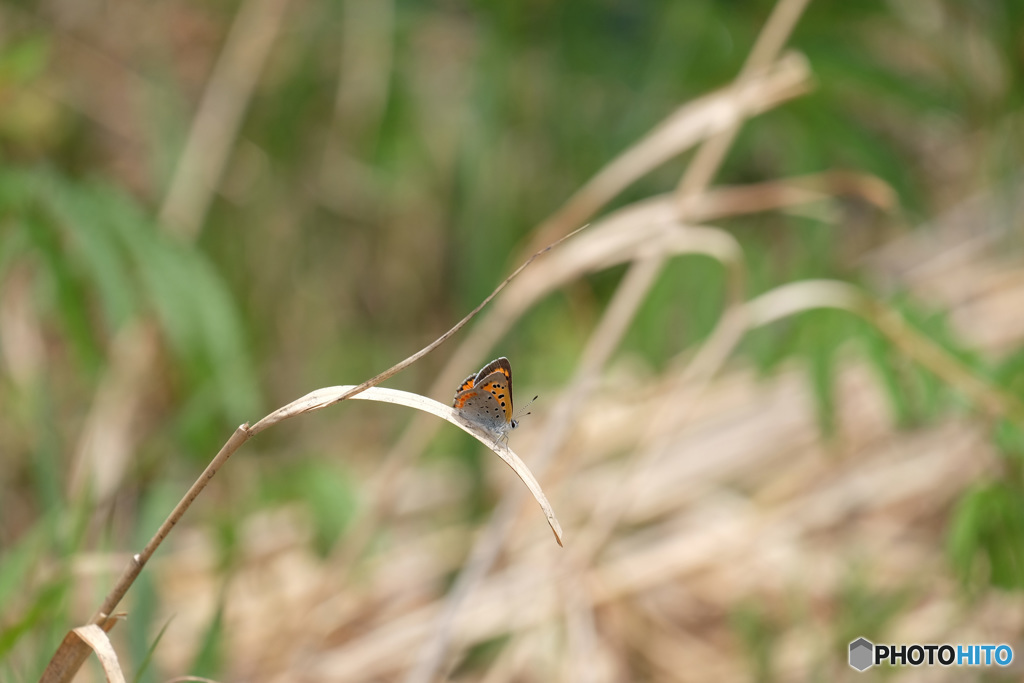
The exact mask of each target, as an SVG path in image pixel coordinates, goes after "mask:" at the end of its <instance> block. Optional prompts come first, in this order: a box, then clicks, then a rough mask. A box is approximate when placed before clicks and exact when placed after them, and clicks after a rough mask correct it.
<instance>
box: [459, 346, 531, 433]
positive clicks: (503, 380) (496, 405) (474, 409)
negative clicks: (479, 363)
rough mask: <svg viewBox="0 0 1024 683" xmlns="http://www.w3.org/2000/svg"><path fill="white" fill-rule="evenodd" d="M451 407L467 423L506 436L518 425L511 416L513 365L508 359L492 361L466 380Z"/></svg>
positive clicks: (460, 386)
mask: <svg viewBox="0 0 1024 683" xmlns="http://www.w3.org/2000/svg"><path fill="white" fill-rule="evenodd" d="M452 407H454V408H455V410H456V411H457V412H458V414H459V417H461V418H462V419H464V420H466V421H467V422H469V423H471V424H474V425H476V426H478V427H482V428H483V429H485V430H487V431H488V432H491V433H492V434H495V435H496V436H498V437H499V438H501V437H507V436H508V433H509V432H510V431H511V430H513V429H515V428H516V427H518V426H519V421H518V420H516V419H515V418H514V417H513V416H512V366H511V365H510V364H509V362H508V358H505V357H501V358H498V359H496V360H492V361H491V362H490V363H488V364H487V365H485V366H484V367H483V368H481V370H480V372H477V373H476V374H473V375H470V376H469V377H467V378H466V379H465V380H463V382H462V384H460V385H459V388H458V390H457V391H456V392H455V400H454V401H453V402H452Z"/></svg>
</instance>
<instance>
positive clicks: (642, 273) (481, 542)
mask: <svg viewBox="0 0 1024 683" xmlns="http://www.w3.org/2000/svg"><path fill="white" fill-rule="evenodd" d="M806 1H807V0H782V1H781V2H780V3H779V4H778V5H776V6H775V10H774V11H773V13H772V16H771V17H770V18H769V20H768V24H767V27H766V29H765V30H764V31H762V35H761V36H760V37H759V39H758V43H757V45H756V47H755V50H754V51H753V52H752V53H751V55H750V57H749V58H748V60H747V64H746V65H745V67H744V71H743V72H742V73H741V74H740V76H739V78H738V79H737V82H736V83H735V84H734V85H733V86H732V88H735V89H736V90H740V89H742V88H743V86H745V85H746V83H747V82H748V80H749V79H750V78H751V74H752V72H753V71H754V70H755V69H758V68H759V67H760V66H761V65H766V64H770V63H772V62H774V61H775V59H776V58H777V56H778V54H777V53H778V52H779V51H780V50H781V49H782V45H783V44H784V42H785V40H786V39H787V38H788V35H789V33H790V31H791V30H792V28H793V26H794V25H795V22H796V19H797V17H798V16H799V14H800V11H802V9H803V7H804V6H805V5H806ZM803 82H804V81H803V79H801V87H802V85H803ZM743 119H744V115H743V113H740V112H737V113H736V115H735V116H734V117H731V118H729V119H728V120H727V121H728V122H727V125H726V126H725V131H724V132H722V133H719V134H718V135H716V136H715V137H713V138H712V139H711V140H709V141H708V142H706V143H704V144H703V145H702V146H701V147H700V148H699V149H698V150H697V154H696V156H695V158H694V161H693V162H692V163H691V164H690V166H689V167H688V168H687V172H686V174H685V175H684V177H683V179H682V181H681V183H680V189H679V197H680V201H681V202H685V201H686V200H688V199H689V198H690V197H693V196H696V195H697V194H700V193H701V192H702V191H703V190H704V189H705V188H706V187H707V185H708V184H709V183H710V181H711V178H712V177H713V176H714V174H715V172H716V170H717V168H718V166H719V165H720V163H721V160H722V159H723V158H724V155H725V150H726V149H727V148H728V146H729V145H730V144H731V142H732V139H733V137H734V135H735V130H736V129H737V127H738V124H739V122H740V121H742V120H743ZM659 137H660V136H659V131H655V132H654V133H652V134H651V135H650V136H648V138H646V139H645V140H643V141H641V142H640V143H638V144H637V145H636V146H635V147H634V149H641V150H644V154H646V155H654V154H655V152H654V150H653V149H652V148H651V147H650V145H651V140H655V139H658V138H659ZM700 137H703V135H699V136H698V139H699V138H700ZM665 142H666V141H665V140H659V144H665ZM621 158H622V159H623V165H624V166H626V167H627V168H628V169H629V170H630V171H632V172H635V171H636V169H634V167H633V161H632V158H631V156H630V155H628V154H627V155H623V157H621ZM655 158H656V159H658V163H660V162H661V161H663V160H664V159H666V158H671V155H670V156H668V157H665V156H662V155H661V154H660V153H659V154H658V155H657V156H656V157H655ZM619 176H620V172H619V171H618V170H617V169H615V170H614V172H609V173H608V174H607V175H606V176H602V174H599V175H598V176H597V177H595V182H594V183H593V185H591V186H588V187H585V188H583V189H582V190H580V192H579V193H577V195H576V198H579V199H575V198H574V199H575V202H574V200H570V203H569V205H567V206H568V208H569V209H571V210H579V209H576V208H575V207H576V206H579V207H582V208H583V209H586V210H593V209H591V208H590V199H589V197H588V194H590V193H593V194H595V195H601V196H603V195H605V194H615V193H617V192H618V191H620V190H621V189H622V188H623V187H625V185H624V184H622V178H620V177H619ZM621 176H622V177H623V178H625V177H629V173H621ZM567 215H568V216H571V217H575V216H576V214H574V213H571V212H570V213H567ZM556 218H557V217H556ZM559 220H565V219H564V218H560V219H559ZM577 220H578V219H577ZM679 220H680V222H686V216H685V215H680V216H679ZM556 225H557V223H556ZM665 260H666V259H665V257H664V256H662V255H661V254H653V255H651V256H650V257H649V258H646V259H643V260H642V261H640V262H638V263H634V264H633V266H631V267H630V269H629V271H628V272H627V274H626V277H625V279H624V281H623V284H622V286H620V287H619V289H618V290H616V293H615V295H614V296H613V298H612V302H611V304H610V305H609V307H608V309H607V310H606V312H605V315H604V316H603V317H602V320H601V322H600V323H599V324H598V327H597V329H596V330H595V331H594V333H593V334H592V335H591V337H590V339H589V340H588V343H587V346H586V349H585V351H584V353H583V356H582V358H581V362H580V364H579V365H578V366H577V370H576V373H575V375H574V377H573V380H572V382H571V383H570V386H569V389H568V391H566V393H565V395H563V397H562V400H561V402H560V404H561V405H560V406H556V411H555V413H556V414H559V413H572V412H574V410H573V406H575V405H579V404H578V403H574V400H575V399H578V398H580V394H581V392H582V391H583V390H584V389H585V387H586V386H587V385H588V384H589V383H591V382H593V381H594V378H595V377H596V376H597V375H598V374H599V373H600V371H601V369H602V368H603V367H604V366H605V363H606V362H607V359H608V357H609V356H610V355H611V353H612V351H613V350H614V349H615V348H616V347H617V346H618V344H619V341H620V339H621V334H622V333H624V330H625V326H626V324H628V321H630V320H632V318H633V316H634V315H635V313H636V311H637V309H638V308H639V305H640V303H641V302H642V301H643V299H644V298H645V293H646V291H648V290H649V289H650V287H651V286H652V285H653V283H654V281H655V280H656V278H657V275H658V273H660V271H661V268H662V266H663V265H664V263H665ZM562 406H565V407H564V408H562V409H561V410H558V408H561V407H562ZM572 417H575V416H572ZM572 424H573V420H564V421H563V420H562V419H552V420H551V421H550V422H549V423H548V434H547V435H546V437H545V439H544V440H543V443H544V445H545V447H544V448H543V449H542V452H541V455H539V456H538V457H537V459H536V461H535V462H536V465H535V466H536V467H537V468H538V469H539V470H540V471H541V472H543V471H544V469H545V467H546V465H547V463H548V461H549V460H550V459H551V458H553V457H554V454H555V453H556V452H557V451H558V449H560V448H561V446H562V445H563V443H564V438H565V435H568V434H569V432H570V429H571V427H572ZM511 498H512V496H510V499H511ZM503 505H504V503H503ZM509 505H513V503H509ZM511 519H512V515H511V513H509V514H507V515H504V516H500V517H499V515H498V514H497V513H496V514H495V517H494V518H493V519H492V521H493V522H495V523H497V524H500V526H492V527H491V530H492V532H491V533H490V534H488V535H486V536H484V537H483V538H481V539H478V541H477V543H476V545H475V546H474V552H473V559H472V560H471V561H470V564H469V565H468V566H467V567H465V568H464V569H463V572H462V573H461V574H460V576H459V580H458V581H457V585H459V584H460V583H465V585H464V586H463V590H459V591H455V590H453V591H452V592H451V594H450V595H449V598H448V601H447V606H446V609H445V617H443V618H442V620H441V621H440V623H439V624H438V628H437V629H436V630H435V632H434V635H433V636H432V637H431V639H430V641H429V642H428V643H427V645H426V646H425V648H424V649H423V650H421V654H420V656H419V657H418V658H417V662H416V665H415V666H414V667H413V668H412V670H411V671H410V673H409V675H408V676H407V677H406V681H407V682H408V683H427V682H428V681H430V680H432V679H433V678H434V677H435V676H436V674H437V671H438V668H439V667H440V665H441V662H442V661H443V660H444V653H445V651H446V650H447V647H448V643H449V641H450V639H451V633H450V630H451V624H452V623H453V621H454V617H453V614H454V612H455V611H456V610H457V609H458V608H459V605H460V604H461V602H462V601H463V600H464V599H465V597H466V596H467V595H468V594H469V592H470V591H471V590H472V588H473V585H474V584H475V583H476V582H477V581H479V580H480V578H482V577H483V576H484V575H485V574H486V573H487V571H488V570H489V568H490V567H491V566H492V565H493V563H494V561H495V559H496V558H497V554H498V548H500V546H501V544H502V542H503V540H504V537H505V535H506V534H507V532H508V529H509V528H510V520H511ZM499 520H500V521H499ZM478 551H479V552H478ZM474 562H476V563H479V566H474V564H473V563H474ZM464 579H465V581H463V580H464Z"/></svg>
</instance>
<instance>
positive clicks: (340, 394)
mask: <svg viewBox="0 0 1024 683" xmlns="http://www.w3.org/2000/svg"><path fill="white" fill-rule="evenodd" d="M585 227H586V226H583V228H579V229H578V230H576V231H574V232H572V233H570V234H569V235H566V236H565V237H563V238H562V239H560V240H558V241H557V242H555V243H554V244H552V245H549V246H548V247H545V248H544V249H541V250H540V251H538V252H537V253H535V254H534V255H533V256H531V257H530V258H529V259H527V261H526V262H525V263H523V264H522V265H521V266H519V268H517V269H516V270H515V271H513V273H512V274H511V275H509V276H508V277H507V278H505V280H504V281H502V283H501V284H499V285H498V286H497V287H496V288H495V289H494V291H493V292H491V294H490V295H489V296H488V297H487V298H486V299H484V301H483V302H481V303H480V305H479V306H477V307H476V308H475V309H473V310H472V311H471V312H470V313H469V314H468V315H467V316H466V317H464V318H463V319H462V320H460V321H459V322H458V323H456V324H455V326H454V327H452V328H451V329H450V330H448V331H447V332H446V333H444V334H443V335H441V336H440V337H439V338H438V339H436V340H435V341H434V342H433V343H431V344H430V345H429V346H427V347H425V348H423V349H421V350H420V351H418V352H416V353H414V354H413V355H411V356H409V357H408V358H406V359H405V360H403V361H401V362H400V363H398V364H396V365H394V366H392V367H391V368H389V369H388V370H385V371H384V372H382V373H380V374H378V375H377V376H375V377H373V378H371V379H369V380H367V381H366V382H363V383H362V384H360V385H358V386H354V387H353V386H346V387H343V388H342V390H341V391H334V390H331V389H325V390H318V391H315V392H312V393H311V394H308V395H307V396H305V397H303V398H301V399H298V400H297V401H294V402H292V403H290V404H288V405H287V406H285V407H284V408H281V409H279V410H276V411H274V412H273V413H271V414H270V415H268V416H267V417H265V418H263V419H262V420H260V421H259V422H257V423H256V425H255V426H254V427H253V428H250V427H249V425H247V424H243V425H242V426H240V427H239V428H238V429H236V430H235V432H234V434H232V436H231V438H230V439H229V440H228V442H227V443H226V444H225V445H224V446H223V447H222V448H221V450H220V452H219V453H218V454H217V455H216V457H214V459H213V460H212V461H211V462H210V464H209V465H208V466H207V468H206V470H205V471H204V472H203V474H202V475H201V476H200V477H199V479H198V480H197V481H196V482H195V483H194V484H193V485H192V486H191V487H190V488H189V490H188V492H187V493H186V494H185V496H184V497H183V498H182V499H181V501H179V502H178V505H177V506H175V508H174V510H173V511H172V512H171V514H170V515H169V516H168V517H167V519H166V520H164V523H163V524H162V525H161V526H160V528H159V529H158V530H157V532H156V534H155V535H154V536H153V537H152V538H151V539H150V541H149V543H147V544H146V547H145V548H144V549H143V551H142V552H141V553H139V554H137V555H134V556H133V557H132V559H131V560H130V561H129V563H128V565H127V566H126V567H125V569H124V571H123V572H122V574H121V576H120V578H119V579H118V580H117V582H116V583H115V585H114V588H113V589H112V590H111V591H110V593H108V595H107V597H106V598H105V599H104V601H103V604H102V605H101V606H100V609H99V610H98V611H97V612H96V614H95V615H93V617H92V619H91V620H90V623H93V624H101V625H106V624H108V623H110V617H109V615H110V614H111V613H112V612H113V610H114V608H115V607H116V606H117V605H118V603H119V602H120V601H121V599H122V598H123V597H124V595H125V593H127V591H128V589H129V588H130V587H131V585H132V584H133V583H134V581H135V579H136V578H137V577H138V575H139V573H141V571H142V569H143V567H144V566H145V565H146V562H148V561H149V558H150V557H151V556H152V554H153V553H154V552H155V551H156V549H157V548H158V547H159V546H160V544H161V543H162V542H163V540H164V539H165V538H166V537H167V535H168V534H169V533H170V532H171V530H172V529H173V528H174V526H175V525H176V524H177V523H178V520H179V519H181V517H182V516H183V515H184V514H185V511H186V510H188V508H189V507H190V506H191V505H192V503H193V502H194V501H195V499H196V497H198V496H199V494H200V493H201V492H202V490H203V489H204V488H206V484H207V483H209V481H210V479H212V478H213V476H214V475H215V474H216V473H217V472H218V471H219V470H220V468H221V467H222V466H223V464H224V463H225V462H227V459H228V458H229V457H231V455H232V454H233V453H234V452H235V451H236V450H238V448H239V447H241V445H242V444H243V443H245V441H247V440H248V439H249V437H250V436H252V435H254V434H256V433H259V432H260V431H262V430H264V429H266V428H267V427H270V426H271V425H274V424H276V423H278V422H280V421H281V420H284V419H287V418H289V417H293V416H295V415H301V414H302V413H305V412H309V411H311V410H320V409H322V408H325V407H327V406H329V405H333V404H334V403H338V402H339V401H344V400H345V399H347V398H353V397H356V396H357V395H358V394H361V393H363V392H365V391H367V390H368V389H370V388H371V387H373V386H374V385H376V384H379V383H380V382H382V381H384V380H385V379H387V378H389V377H391V376H393V375H395V374H396V373H398V372H399V371H400V370H402V369H404V368H406V367H408V366H409V365H411V364H412V363H413V362H415V361H416V360H418V359H419V358H422V357H423V356H425V355H426V354H427V353H429V352H430V351H432V350H433V349H435V348H437V347H438V346H440V345H441V344H442V343H443V342H444V341H445V340H447V339H448V338H449V337H451V336H452V335H453V334H455V332H457V331H458V330H459V329H460V328H462V327H463V326H464V325H465V324H466V323H468V322H469V321H470V320H471V319H472V318H473V317H474V316H475V315H476V314H477V313H478V312H479V311H480V310H481V309H482V308H483V307H484V306H485V305H487V303H488V302H490V301H491V299H493V298H494V297H495V296H496V295H497V294H498V292H500V291H501V290H502V289H504V288H505V287H506V286H507V285H508V284H509V282H511V281H512V280H513V279H514V278H515V277H516V276H517V275H519V273H521V272H522V271H523V270H524V269H525V268H526V267H527V266H529V265H530V264H531V263H532V262H533V261H534V259H536V258H537V257H538V256H540V255H541V254H544V253H545V252H547V251H548V250H550V249H552V248H554V247H555V246H557V245H558V244H561V243H562V242H563V241H565V240H566V239H568V238H570V237H572V236H573V235H575V234H576V233H577V232H579V231H580V230H583V229H584V228H585ZM380 392H384V393H376V394H374V395H375V396H377V399H376V400H387V401H389V402H401V401H398V400H397V399H395V397H394V396H393V395H392V394H389V393H387V392H386V391H385V390H380ZM386 397H390V398H386ZM423 400H424V401H429V399H423ZM431 403H433V402H431ZM426 405H427V404H417V405H413V406H412V407H418V408H420V409H426ZM437 405H439V406H440V405H441V404H437ZM441 407H442V408H444V409H445V410H446V411H449V412H450V411H451V410H452V409H451V408H447V407H445V406H441ZM451 415H452V416H454V413H451ZM441 416H442V417H445V416H444V415H441ZM445 419H447V417H445ZM460 426H463V425H460ZM474 435H475V436H477V438H480V436H479V435H478V434H474ZM496 446H497V444H494V447H496ZM495 452H497V451H495ZM498 455H499V457H502V459H504V460H505V462H506V463H508V464H509V466H510V467H512V469H513V470H514V471H515V472H516V473H517V474H518V475H519V476H520V477H521V478H522V479H523V481H524V483H526V485H527V487H528V488H529V489H530V490H531V492H533V493H534V495H535V497H537V500H538V502H539V503H540V504H541V509H543V510H544V514H545V516H546V517H547V518H548V524H549V525H550V526H551V530H552V532H553V533H554V535H555V540H556V541H558V543H559V545H561V544H562V530H561V526H560V525H559V524H558V520H557V519H555V517H554V513H553V512H552V510H551V506H550V505H549V504H548V503H547V499H546V498H545V497H544V494H543V491H541V489H540V485H539V484H537V481H536V479H534V477H533V475H532V474H531V473H530V471H529V469H527V468H526V466H525V465H524V464H523V463H522V461H521V460H519V458H518V456H515V454H514V453H512V451H511V450H510V449H508V448H507V446H506V452H505V453H504V454H502V453H498ZM88 656H89V649H88V648H87V647H85V645H84V644H83V642H82V641H81V639H78V638H65V639H64V641H63V642H62V643H61V645H60V647H59V648H58V650H57V652H56V653H55V654H54V656H53V657H52V658H51V660H50V662H49V664H48V665H47V668H46V670H45V671H44V672H43V676H42V678H41V680H42V681H44V682H45V683H50V682H55V681H56V682H60V683H65V682H66V681H68V680H70V677H71V676H73V675H74V674H75V672H76V671H77V670H78V669H79V668H81V666H82V664H83V663H84V662H85V660H86V658H87V657H88Z"/></svg>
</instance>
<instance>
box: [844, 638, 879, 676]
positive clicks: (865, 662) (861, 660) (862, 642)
mask: <svg viewBox="0 0 1024 683" xmlns="http://www.w3.org/2000/svg"><path fill="white" fill-rule="evenodd" d="M874 652H875V645H874V643H872V642H871V641H870V640H868V639H867V638H858V639H857V640H855V641H853V642H852V643H850V666H852V667H853V668H854V669H856V670H857V671H864V670H865V669H867V668H868V667H870V666H871V665H872V664H874V661H873V660H874Z"/></svg>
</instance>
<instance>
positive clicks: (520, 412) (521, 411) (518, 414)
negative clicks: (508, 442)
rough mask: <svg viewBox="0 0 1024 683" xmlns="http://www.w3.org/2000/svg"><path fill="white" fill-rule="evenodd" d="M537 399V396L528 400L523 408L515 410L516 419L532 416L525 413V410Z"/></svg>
mask: <svg viewBox="0 0 1024 683" xmlns="http://www.w3.org/2000/svg"><path fill="white" fill-rule="evenodd" d="M538 398H540V396H539V395H537V396H534V397H533V398H531V399H530V401H529V402H528V403H527V404H526V405H525V406H523V407H522V408H520V409H519V410H517V411H516V417H517V418H518V417H525V416H527V415H532V414H533V413H531V412H529V411H527V410H526V409H527V408H529V407H530V406H532V405H533V402H534V401H536V400H537V399H538Z"/></svg>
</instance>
